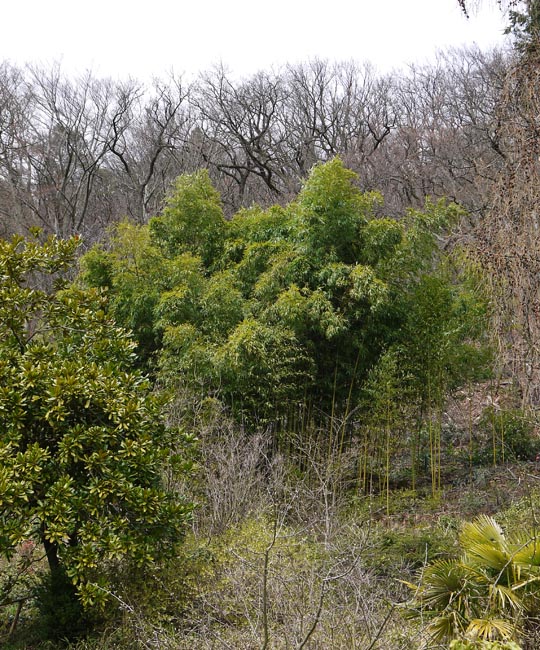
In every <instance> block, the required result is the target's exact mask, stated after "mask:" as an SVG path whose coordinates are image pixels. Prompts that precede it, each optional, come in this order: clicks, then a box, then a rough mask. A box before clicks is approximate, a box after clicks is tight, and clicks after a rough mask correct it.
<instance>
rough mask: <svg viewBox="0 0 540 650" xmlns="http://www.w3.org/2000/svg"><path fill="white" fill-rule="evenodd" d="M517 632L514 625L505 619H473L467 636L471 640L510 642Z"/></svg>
mask: <svg viewBox="0 0 540 650" xmlns="http://www.w3.org/2000/svg"><path fill="white" fill-rule="evenodd" d="M515 632H516V630H515V628H514V626H513V625H512V623H510V621H506V620H505V619H502V618H473V619H472V620H471V621H470V623H469V625H468V627H467V631H466V635H467V637H469V638H471V639H482V640H485V641H493V640H494V639H502V640H504V641H509V640H511V639H512V638H513V637H514V635H515Z"/></svg>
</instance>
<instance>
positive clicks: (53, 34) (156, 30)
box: [0, 0, 504, 80]
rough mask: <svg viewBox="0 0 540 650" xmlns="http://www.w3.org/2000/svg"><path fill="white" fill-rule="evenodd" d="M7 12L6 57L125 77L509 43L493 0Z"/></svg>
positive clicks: (43, 7)
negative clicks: (466, 10)
mask: <svg viewBox="0 0 540 650" xmlns="http://www.w3.org/2000/svg"><path fill="white" fill-rule="evenodd" d="M1 16H2V27H3V28H2V35H1V38H0V60H6V59H7V60H10V61H11V62H12V63H15V64H23V63H25V62H32V63H38V64H43V65H48V64H50V63H52V62H54V61H61V63H62V67H63V68H64V69H65V70H66V71H68V72H69V73H73V74H77V73H82V72H84V71H86V70H92V71H93V72H94V73H95V74H96V75H97V76H110V77H113V78H120V79H122V78H127V77H129V76H131V77H135V78H138V79H141V80H145V79H146V80H149V79H151V78H152V77H153V76H158V77H163V76H166V75H167V74H168V73H169V72H173V71H174V72H175V73H179V74H186V75H188V76H195V75H196V74H197V73H199V72H202V71H204V70H208V69H209V68H210V67H211V66H213V65H215V64H223V65H224V66H225V67H226V68H227V69H229V70H230V72H231V73H233V74H234V75H237V76H238V77H242V76H248V75H250V74H252V73H254V72H256V71H257V70H261V69H270V68H271V67H278V66H280V65H282V64H284V63H299V62H302V61H307V60H309V59H313V58H315V57H318V58H324V59H329V60H337V61H343V60H356V61H358V62H366V61H370V62H371V63H372V64H373V65H374V66H375V68H376V69H377V70H379V71H380V72H386V71H390V70H391V69H394V68H399V67H401V66H402V65H404V64H408V63H411V62H424V61H427V60H430V59H432V58H433V56H434V54H435V52H436V51H437V50H444V49H446V48H448V47H460V46H463V45H467V44H472V43H476V44H477V45H479V46H480V47H481V48H483V49H487V48H490V47H492V46H495V45H499V44H503V42H504V37H503V36H502V31H503V29H504V19H503V17H502V16H501V14H500V12H499V11H498V9H497V8H496V2H495V1H494V0H493V1H492V2H488V1H486V2H484V3H483V6H482V8H481V9H480V10H479V11H478V12H477V14H476V15H474V16H472V17H471V18H470V19H469V20H467V19H466V18H465V17H464V16H463V14H462V13H461V10H460V9H459V6H458V1H457V0H266V1H257V0H190V1H189V2H186V1H185V0H146V1H145V2H144V3H143V2H141V0H92V1H91V2H80V0H21V1H20V2H5V3H3V7H2V12H1Z"/></svg>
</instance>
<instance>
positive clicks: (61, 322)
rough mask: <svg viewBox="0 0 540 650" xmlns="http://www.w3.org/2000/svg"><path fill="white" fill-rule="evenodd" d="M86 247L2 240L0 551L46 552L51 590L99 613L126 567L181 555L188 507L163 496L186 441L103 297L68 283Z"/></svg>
mask: <svg viewBox="0 0 540 650" xmlns="http://www.w3.org/2000/svg"><path fill="white" fill-rule="evenodd" d="M77 246H78V242H77V240H75V239H72V240H69V241H60V240H57V239H50V240H48V241H47V242H46V243H45V244H39V243H37V242H34V241H25V240H23V239H22V238H18V237H16V238H14V239H13V240H12V241H9V242H7V241H0V552H1V553H2V554H3V555H5V556H7V557H10V556H11V555H12V554H13V553H14V551H15V549H16V547H17V546H18V545H19V544H21V543H23V542H25V541H26V540H34V541H35V542H37V543H39V544H41V545H42V546H43V549H44V551H45V554H46V557H47V560H48V563H49V566H50V568H51V571H52V572H53V573H54V574H55V575H54V576H53V577H52V580H53V581H55V580H56V579H57V577H58V575H60V573H58V574H57V572H62V575H63V574H64V573H65V575H67V576H68V577H69V579H70V581H71V582H72V584H73V585H75V586H76V588H77V591H78V593H79V595H80V597H81V599H82V602H83V604H84V605H87V606H94V605H96V604H98V603H101V602H103V600H104V599H105V598H106V594H107V591H108V590H109V589H110V588H111V584H112V582H111V581H112V580H113V578H114V571H115V566H116V565H117V564H118V563H120V562H122V561H124V560H129V561H131V562H133V563H134V564H136V565H140V566H143V565H146V564H148V563H151V562H152V561H153V559H154V558H156V557H158V556H159V555H160V554H161V553H162V552H168V551H170V550H172V549H173V548H174V545H175V544H176V543H177V542H178V541H179V540H180V539H181V537H182V533H183V530H184V525H185V522H186V520H187V518H188V516H189V511H190V507H189V505H188V504H184V503H183V502H182V500H181V499H179V498H177V497H175V495H173V494H171V493H167V491H166V490H165V489H164V487H163V486H162V479H161V476H162V472H163V471H165V470H166V469H167V468H172V465H171V464H172V463H173V462H177V461H178V462H181V461H182V456H181V455H180V456H179V457H178V459H174V458H173V457H172V456H171V448H172V447H173V446H174V448H178V449H181V447H182V444H183V442H185V441H186V438H185V436H183V435H182V434H180V433H179V432H173V431H171V430H169V429H167V427H166V426H165V423H164V418H163V413H162V408H163V404H162V402H161V401H160V400H158V399H156V397H154V396H153V394H152V393H151V390H150V384H149V382H148V380H147V379H146V378H145V377H144V376H143V375H141V374H140V373H139V372H137V371H134V370H133V361H134V347H135V344H134V343H133V341H132V340H131V339H130V337H129V336H128V334H127V332H126V331H125V330H123V329H121V328H119V327H117V326H116V324H115V323H114V321H113V320H112V318H111V316H110V314H109V313H108V306H107V303H106V299H105V297H104V295H102V294H101V293H100V291H98V290H95V289H90V290H82V289H79V288H67V286H66V285H65V284H62V282H61V274H62V272H64V271H66V270H68V269H69V267H70V266H71V265H72V264H73V258H74V254H75V250H76V248H77ZM51 276H53V278H55V282H54V288H52V289H49V290H44V289H41V288H40V286H45V287H47V286H50V284H51ZM53 587H54V586H53ZM54 590H55V588H53V591H54Z"/></svg>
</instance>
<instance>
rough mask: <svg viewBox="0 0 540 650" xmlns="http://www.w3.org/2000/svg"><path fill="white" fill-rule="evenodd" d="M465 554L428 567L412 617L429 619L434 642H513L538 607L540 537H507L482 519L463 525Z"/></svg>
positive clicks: (428, 628) (462, 547)
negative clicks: (446, 640)
mask: <svg viewBox="0 0 540 650" xmlns="http://www.w3.org/2000/svg"><path fill="white" fill-rule="evenodd" d="M459 542H460V546H461V549H462V554H461V556H460V557H459V558H457V559H450V560H436V561H435V562H433V563H432V564H431V565H430V566H428V567H427V568H425V570H424V571H423V574H422V577H421V583H420V585H419V586H415V585H409V586H410V587H411V588H413V589H414V590H415V595H414V598H413V601H412V603H411V606H412V613H414V614H417V615H420V616H422V617H423V618H427V619H428V620H429V622H428V625H427V631H428V633H429V635H430V638H431V639H432V640H433V641H437V642H438V641H442V640H445V639H452V638H454V639H455V638H469V639H479V640H493V639H503V640H511V639H516V638H518V637H519V636H520V632H521V630H522V626H523V623H524V621H525V620H526V618H527V617H528V616H530V615H531V614H533V613H534V612H535V611H536V610H537V609H538V607H539V604H540V594H539V589H538V582H539V581H540V539H539V538H537V537H536V535H535V534H515V535H513V536H507V535H505V533H504V531H503V530H502V528H501V527H500V526H499V524H498V523H497V522H496V521H495V520H494V519H493V518H492V517H489V516H487V515H481V516H480V517H478V518H477V519H475V520H474V521H473V522H469V523H466V524H465V525H464V526H463V529H462V532H461V535H460V538H459Z"/></svg>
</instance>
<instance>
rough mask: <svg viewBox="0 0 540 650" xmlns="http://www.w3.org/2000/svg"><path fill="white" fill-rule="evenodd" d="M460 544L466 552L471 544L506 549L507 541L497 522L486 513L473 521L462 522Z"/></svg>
mask: <svg viewBox="0 0 540 650" xmlns="http://www.w3.org/2000/svg"><path fill="white" fill-rule="evenodd" d="M460 544H461V546H462V548H463V549H464V550H465V551H466V552H467V551H469V549H470V547H471V546H478V547H482V546H484V545H485V546H486V547H487V548H493V549H498V550H500V551H506V550H507V541H506V538H505V536H504V532H503V530H502V528H501V527H500V526H499V524H498V523H497V522H496V521H495V519H493V517H489V516H488V515H480V516H479V517H477V518H476V519H475V520H474V521H471V522H468V523H466V524H464V526H463V528H462V531H461V535H460Z"/></svg>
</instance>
